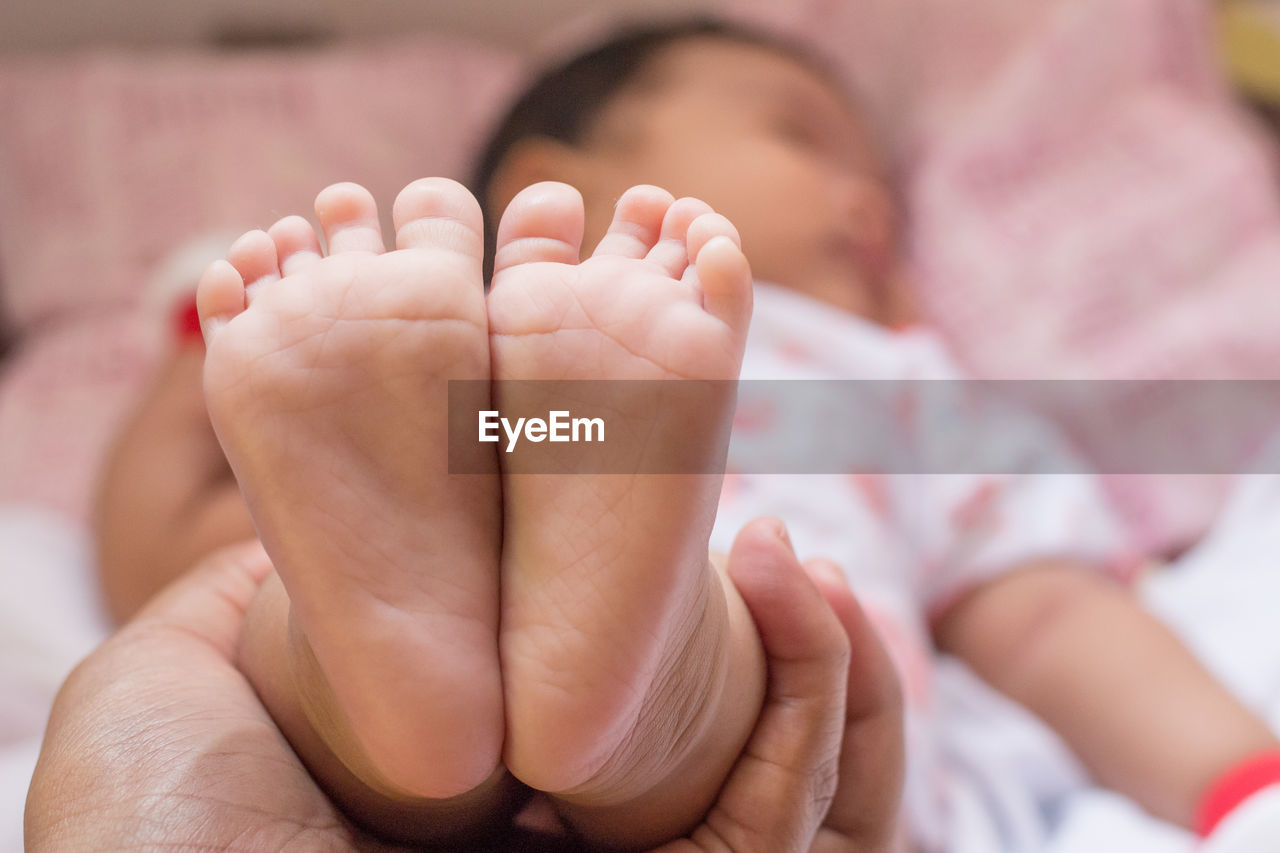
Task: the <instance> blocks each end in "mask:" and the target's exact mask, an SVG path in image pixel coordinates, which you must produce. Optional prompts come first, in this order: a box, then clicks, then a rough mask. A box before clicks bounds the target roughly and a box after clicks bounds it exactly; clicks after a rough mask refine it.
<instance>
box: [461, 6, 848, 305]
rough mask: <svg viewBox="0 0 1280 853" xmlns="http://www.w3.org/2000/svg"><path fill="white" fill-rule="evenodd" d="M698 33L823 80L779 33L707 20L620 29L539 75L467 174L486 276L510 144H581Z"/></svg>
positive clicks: (826, 71)
mask: <svg viewBox="0 0 1280 853" xmlns="http://www.w3.org/2000/svg"><path fill="white" fill-rule="evenodd" d="M695 38H715V39H724V40H727V41H733V42H737V43H740V44H749V45H755V46H758V47H762V48H765V49H768V50H773V51H776V52H778V53H781V54H784V55H786V56H788V57H791V58H793V59H797V60H799V61H801V62H804V63H806V64H808V65H810V66H811V67H813V68H814V69H815V70H816V71H818V72H819V73H820V74H822V75H823V76H826V77H830V78H832V79H834V76H835V75H834V74H832V72H831V70H830V69H829V68H828V67H826V66H825V65H823V64H822V63H821V62H820V61H818V60H817V59H815V58H814V57H813V56H812V55H810V54H809V52H808V51H806V50H804V49H803V48H801V47H799V46H797V45H795V44H792V43H790V42H788V41H787V40H785V39H784V38H782V37H779V36H776V35H773V34H770V33H765V32H762V31H759V30H755V29H752V28H750V27H746V26H743V25H740V24H731V23H727V22H725V21H720V20H716V19H711V18H693V19H687V20H679V21H675V22H667V23H661V24H655V25H650V26H643V27H633V28H629V29H626V30H623V31H621V32H620V33H618V34H616V35H615V36H613V37H612V38H610V39H608V40H606V41H605V42H603V43H602V44H600V45H598V46H597V47H594V48H592V49H590V50H588V51H587V52H585V53H581V54H579V55H577V56H575V57H573V58H572V59H569V60H568V61H567V62H564V63H562V64H560V65H557V66H554V67H552V68H550V69H548V70H546V71H544V72H543V73H542V74H540V75H538V76H537V77H536V78H535V79H534V80H533V82H532V83H531V84H530V85H529V86H528V88H526V89H525V90H524V93H523V94H522V95H520V96H519V98H517V99H516V101H515V103H514V104H512V106H511V107H510V108H509V109H508V110H507V113H506V115H505V116H504V117H503V118H502V120H501V121H500V122H499V123H498V124H497V126H496V128H495V130H494V131H493V134H492V135H491V136H490V137H489V141H488V144H487V145H485V147H484V149H483V153H482V154H481V156H480V159H479V160H478V161H477V163H476V167H475V170H474V172H473V173H472V177H471V191H472V192H473V193H474V194H475V197H476V198H477V199H479V201H480V204H481V205H482V206H484V207H486V216H485V248H486V251H485V279H486V281H487V280H488V277H489V274H490V273H491V271H492V266H491V265H492V256H493V245H494V237H495V234H496V230H497V222H496V221H495V220H496V218H497V216H496V214H497V212H496V211H489V210H487V206H488V199H489V193H490V190H491V188H492V184H493V180H494V177H495V175H496V174H497V171H498V169H499V168H500V167H501V165H502V163H503V161H504V160H505V159H506V158H507V155H508V154H509V153H510V152H511V150H512V148H514V147H515V146H516V145H518V144H519V143H520V142H521V141H523V140H525V139H531V138H537V137H542V138H547V139H554V140H557V141H559V142H564V143H566V144H569V145H578V144H580V143H582V142H583V140H584V139H585V138H586V136H587V135H588V134H589V133H590V132H591V130H592V128H593V127H594V125H595V123H596V120H597V119H598V118H599V116H600V114H601V113H602V112H603V111H604V110H605V108H606V107H608V105H609V104H610V103H611V102H612V101H613V100H614V99H615V98H616V97H617V96H618V95H620V94H621V93H623V92H624V91H626V89H627V87H628V86H629V85H631V84H632V83H634V82H635V81H636V78H637V77H638V75H639V74H640V72H641V71H643V70H644V69H645V68H646V67H647V66H648V64H649V62H650V61H651V60H652V59H653V58H654V57H655V56H656V55H657V54H658V53H659V52H660V51H661V50H662V49H663V48H666V47H668V46H671V45H674V44H677V43H679V42H683V41H687V40H689V39H695Z"/></svg>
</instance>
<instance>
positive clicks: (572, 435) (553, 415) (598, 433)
mask: <svg viewBox="0 0 1280 853" xmlns="http://www.w3.org/2000/svg"><path fill="white" fill-rule="evenodd" d="M479 420H480V429H479V438H480V441H481V442H484V443H489V444H497V443H498V442H500V441H501V440H502V437H503V434H505V435H506V439H507V447H506V450H507V453H510V452H512V451H513V450H515V448H516V444H517V443H519V441H520V439H521V438H522V437H523V438H525V439H527V440H529V441H532V442H534V443H535V444H536V443H538V442H542V441H550V442H572V443H575V444H576V443H579V442H603V441H604V418H575V417H573V416H572V415H571V414H570V413H569V412H568V410H564V409H556V410H554V411H550V412H548V413H547V417H546V418H545V419H543V418H516V420H515V423H512V422H511V419H510V418H504V417H502V415H501V414H500V413H499V412H497V411H496V410H487V411H481V412H480V418H479Z"/></svg>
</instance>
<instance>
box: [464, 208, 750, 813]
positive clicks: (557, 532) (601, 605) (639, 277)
mask: <svg viewBox="0 0 1280 853" xmlns="http://www.w3.org/2000/svg"><path fill="white" fill-rule="evenodd" d="M582 235H583V210H582V200H581V198H580V197H579V196H578V194H577V193H576V191H574V190H572V189H571V188H569V187H567V186H564V185H562V184H539V185H536V186H534V187H531V188H529V189H527V190H525V191H524V192H523V193H521V194H520V195H519V196H517V197H516V199H515V200H514V201H513V202H512V203H511V206H510V207H509V208H508V209H507V211H506V214H505V215H504V216H503V219H502V222H501V225H500V227H499V229H498V241H497V255H496V258H495V264H494V266H495V273H494V277H493V282H492V287H491V290H490V294H489V329H490V341H491V357H492V359H493V377H494V402H495V404H496V408H497V409H498V410H500V411H502V412H503V414H504V416H505V411H506V409H507V408H508V407H510V406H517V407H525V408H527V406H528V397H527V395H525V390H526V388H527V386H525V385H522V384H521V383H519V382H515V381H513V380H524V379H538V380H580V379H610V380H613V379H619V380H632V379H645V380H649V379H655V380H665V379H686V380H736V379H737V376H738V370H739V367H740V365H741V359H742V350H743V345H744V342H745V337H746V332H747V325H748V321H749V318H750V313H751V276H750V272H749V270H748V267H747V262H746V259H745V258H744V257H743V255H742V252H741V250H740V248H739V246H738V238H737V233H736V231H735V229H734V228H733V226H732V225H731V224H730V223H729V222H728V220H726V219H725V218H724V217H722V216H719V215H718V214H715V213H713V212H712V211H711V208H710V207H708V206H707V205H706V204H704V203H702V202H699V201H697V200H695V199H681V200H679V201H675V200H674V199H673V198H672V197H671V195H670V194H668V193H666V192H664V191H662V190H659V189H657V188H654V187H636V188H634V189H632V190H630V191H628V192H627V193H626V194H624V195H623V197H622V198H621V200H620V201H619V202H618V206H617V210H616V213H615V216H614V220H613V223H612V225H611V226H610V228H609V231H608V234H607V236H605V237H604V239H603V240H602V241H601V243H600V245H599V247H598V248H596V250H595V252H594V253H593V254H592V255H591V257H590V258H588V259H586V260H585V261H582V262H581V263H579V262H578V257H579V246H580V243H581V241H582ZM620 384H621V383H620ZM708 384H709V385H714V383H708ZM671 387H672V389H673V399H674V398H675V397H677V396H678V394H674V389H675V388H676V387H677V386H671ZM719 387H720V388H721V389H722V390H721V393H720V396H719V399H716V397H715V394H711V395H710V396H700V397H699V398H698V399H697V400H696V409H697V410H696V411H694V410H693V409H692V408H691V409H690V410H689V411H687V412H683V413H682V414H680V415H679V416H678V417H680V418H686V417H687V418H688V420H686V421H685V425H686V426H687V427H688V432H689V433H691V434H684V435H681V434H678V433H676V434H673V433H672V432H670V431H665V432H664V430H665V426H664V425H663V424H669V423H670V422H671V419H672V413H670V412H666V411H664V412H662V413H661V417H659V416H657V414H655V412H654V411H653V409H652V408H651V407H650V408H646V407H645V406H644V405H637V406H634V407H628V405H627V403H626V402H625V400H624V401H623V402H622V404H621V407H620V408H621V411H619V412H615V413H613V415H612V416H611V418H610V419H609V421H608V424H607V429H609V430H615V431H621V432H624V433H626V434H629V435H650V437H651V441H650V443H649V445H647V446H646V447H645V453H646V455H647V458H651V459H652V458H654V454H656V455H657V456H661V455H662V454H663V453H664V452H666V451H670V452H671V453H673V454H678V453H682V452H683V450H682V448H680V447H677V446H676V445H675V444H673V443H672V442H681V441H684V442H695V443H696V442H704V443H706V444H707V445H709V446H714V447H718V448H720V450H719V453H720V456H719V461H720V463H721V464H722V463H723V448H724V446H725V445H726V443H727V439H728V431H729V423H730V421H731V419H732V413H733V384H732V382H731V381H730V382H724V383H719ZM516 398H520V399H518V400H517V399H516ZM544 415H545V412H544ZM660 421H661V422H662V423H660ZM653 435H657V438H656V439H655V438H653V437H652V436H653ZM606 438H607V436H606ZM655 444H656V446H654V445H655ZM715 455H716V454H715V453H712V454H711V456H712V457H713V458H714V456H715ZM500 457H501V459H502V460H503V462H504V465H505V463H506V461H507V459H508V457H507V456H506V455H505V454H500ZM517 471H518V469H516V470H513V469H512V468H511V467H506V468H505V470H504V477H503V487H504V503H505V515H504V546H503V556H502V601H503V604H502V629H501V639H500V646H501V653H502V667H503V679H504V684H505V689H506V694H505V696H506V701H507V745H506V749H505V753H504V756H505V759H506V762H507V766H508V768H509V769H510V770H511V771H512V773H513V774H514V775H515V776H516V777H517V778H519V779H521V780H522V781H523V782H525V783H526V784H528V785H530V786H532V787H534V788H538V789H540V790H544V791H549V792H553V793H556V794H557V795H559V796H560V797H561V798H563V799H576V800H580V801H582V802H592V803H598V804H602V805H603V804H608V803H620V802H624V801H625V800H626V799H627V797H630V796H635V795H636V794H637V793H638V792H640V791H643V790H644V786H645V785H646V784H652V782H653V780H655V779H660V778H663V774H666V773H669V772H670V771H671V770H672V769H673V768H674V767H676V766H677V765H679V764H680V762H682V761H684V760H685V759H686V758H687V754H686V753H687V750H688V749H689V745H690V743H692V742H693V741H696V740H697V738H698V737H699V736H700V732H699V726H700V725H701V724H702V723H703V719H702V717H701V716H700V715H701V713H702V709H703V707H704V705H706V704H707V703H708V700H710V699H711V698H712V697H713V696H714V695H716V694H717V691H719V690H720V683H719V679H722V678H723V677H724V672H725V667H724V666H723V665H722V664H723V663H724V655H725V654H726V649H725V645H726V637H725V634H726V630H725V628H726V617H725V613H726V604H725V592H724V590H723V589H722V588H721V586H720V581H719V579H718V577H717V576H716V574H715V573H714V571H713V570H712V569H711V568H710V565H709V563H708V557H707V540H708V536H709V535H710V532H711V525H712V522H713V520H714V518H715V511H716V502H717V499H718V496H719V493H720V480H721V477H720V476H719V475H716V474H714V473H712V469H708V472H706V473H699V472H697V471H685V472H681V473H679V474H677V475H673V476H654V475H646V474H638V475H636V474H632V475H617V474H599V473H591V472H586V473H575V474H574V475H573V476H557V475H555V474H523V473H518V472H517ZM735 755H736V752H735ZM713 790H714V788H713Z"/></svg>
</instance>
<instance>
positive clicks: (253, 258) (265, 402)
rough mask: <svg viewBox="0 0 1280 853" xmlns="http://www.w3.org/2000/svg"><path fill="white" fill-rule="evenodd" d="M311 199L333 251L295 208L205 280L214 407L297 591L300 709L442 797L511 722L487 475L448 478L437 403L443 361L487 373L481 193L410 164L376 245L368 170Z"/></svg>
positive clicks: (408, 784) (261, 527)
mask: <svg viewBox="0 0 1280 853" xmlns="http://www.w3.org/2000/svg"><path fill="white" fill-rule="evenodd" d="M316 214H317V216H318V217H319V220H320V223H321V227H322V229H323V232H324V237H325V240H326V243H327V246H328V250H327V252H323V251H322V250H321V247H320V244H319V240H318V238H317V236H316V233H315V232H314V231H313V230H312V228H311V226H310V225H309V224H308V223H307V221H306V220H304V219H302V218H301V217H297V216H294V217H288V218H286V219H282V220H281V221H279V222H278V223H276V224H275V225H274V226H273V227H272V228H271V230H270V232H268V233H263V232H261V231H253V232H250V233H248V234H246V235H244V236H243V237H242V238H241V239H240V240H239V241H237V243H236V244H235V245H234V246H233V247H232V249H231V252H230V254H229V258H230V262H229V263H228V262H225V261H223V262H219V263H217V264H215V265H214V266H212V267H210V269H209V271H208V272H207V273H206V274H205V276H204V278H203V279H202V280H201V282H200V286H199V290H198V293H197V302H198V306H199V313H200V320H201V325H202V328H203V330H204V333H205V337H206V341H207V343H208V356H207V361H206V365H205V373H204V383H205V394H206V397H207V403H208V408H209V414H210V417H211V419H212V421H213V425H214V428H215V429H216V431H217V434H218V438H219V440H220V441H221V443H222V446H223V448H224V450H225V451H226V454H227V458H228V459H229V461H230V463H231V466H232V468H233V469H234V471H235V473H236V477H237V479H238V480H239V482H240V486H241V488H242V490H243V492H244V495H245V499H246V501H247V503H248V506H249V509H250V512H251V514H252V516H253V520H254V523H255V525H256V527H257V530H258V533H259V535H260V536H261V538H262V543H263V545H264V546H265V547H266V550H267V552H268V553H269V554H270V556H271V559H272V561H273V562H274V564H275V567H276V570H277V571H278V573H279V575H280V577H281V579H282V581H283V582H284V585H285V588H286V589H287V591H288V594H289V599H290V603H291V625H290V629H291V637H290V640H291V642H292V643H293V649H292V651H293V653H294V655H293V656H294V661H293V665H294V666H295V668H296V669H298V671H299V672H300V685H299V692H300V694H301V701H302V704H303V706H304V709H305V710H306V711H307V712H308V716H309V717H310V718H311V720H312V724H313V725H314V726H315V727H316V728H317V729H318V730H320V731H321V734H322V737H325V739H326V742H327V743H328V744H329V747H330V749H332V750H333V751H334V752H335V753H337V754H338V756H339V758H340V759H342V760H343V761H344V763H346V764H347V765H348V766H349V767H352V768H353V769H357V773H358V775H367V776H371V777H372V778H371V779H370V778H366V779H365V781H366V783H371V784H375V787H378V788H379V789H383V790H390V791H392V792H395V793H397V794H400V795H408V796H414V797H427V798H444V797H450V796H454V795H457V794H460V793H462V792H465V791H468V790H470V789H472V788H473V787H474V786H475V785H476V784H478V783H480V782H481V781H482V780H484V779H486V778H487V777H489V775H490V774H491V773H492V772H493V771H494V769H495V768H496V767H497V765H498V763H499V760H500V756H501V749H502V738H503V712H502V692H501V691H502V684H501V676H500V673H499V666H498V650H497V642H496V638H497V626H498V548H499V540H498V537H499V533H500V529H499V524H500V520H499V519H500V516H499V512H500V494H499V482H498V478H497V477H496V476H481V477H462V476H450V474H449V473H448V458H447V418H446V417H445V412H446V408H447V401H448V395H447V386H448V380H449V379H472V380H477V379H478V380H487V379H488V377H489V343H488V327H487V321H486V316H485V305H484V295H483V286H482V278H481V255H482V242H483V241H482V237H481V234H482V231H481V219H480V210H479V207H478V206H477V205H476V203H475V200H474V199H473V198H472V197H471V195H470V194H469V193H468V192H467V191H466V190H465V189H464V188H463V187H462V186H460V185H458V184H456V183H454V182H452V181H446V180H443V179H426V180H421V181H417V182H415V183H413V184H410V185H409V186H408V187H406V188H405V189H404V190H403V191H402V192H401V193H400V196H399V197H398V198H397V199H396V202H395V207H394V210H393V219H394V222H395V227H396V249H395V250H394V251H390V252H387V251H384V247H383V243H382V236H381V232H380V229H379V225H378V215H377V209H376V206H375V204H374V201H373V198H372V197H371V196H370V195H369V193H368V192H367V191H366V190H364V189H363V188H362V187H359V186H356V185H354V184H337V185H334V186H331V187H329V188H328V189H326V190H324V191H323V192H321V193H320V194H319V196H318V197H317V198H316ZM493 473H494V474H495V475H496V473H497V468H496V464H495V466H494V468H493ZM313 679H314V680H315V681H316V682H318V684H309V683H308V682H309V681H310V680H313ZM333 709H336V711H337V713H336V714H335V713H334V710H333ZM320 718H323V719H320ZM362 771H363V772H362Z"/></svg>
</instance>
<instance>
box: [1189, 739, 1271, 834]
mask: <svg viewBox="0 0 1280 853" xmlns="http://www.w3.org/2000/svg"><path fill="white" fill-rule="evenodd" d="M1271 785H1280V750H1276V751H1274V752H1263V753H1260V754H1258V755H1254V756H1251V757H1250V758H1246V759H1245V760H1244V761H1241V762H1240V763H1238V764H1236V765H1235V766H1233V767H1231V768H1230V769H1228V770H1227V771H1226V772H1225V773H1223V774H1222V775H1221V776H1219V777H1218V778H1217V779H1215V780H1214V781H1213V783H1212V784H1210V785H1209V787H1208V789H1207V790H1206V791H1205V793H1204V794H1203V795H1202V796H1201V797H1200V805H1199V806H1198V807H1197V808H1196V826H1195V829H1196V832H1197V833H1198V834H1199V836H1200V837H1201V838H1208V837H1209V834H1210V833H1212V832H1213V830H1214V829H1216V828H1217V826H1218V824H1219V823H1221V822H1222V820H1223V818H1225V817H1226V816H1227V815H1229V814H1231V812H1233V811H1235V808H1236V806H1238V805H1240V804H1241V803H1243V802H1244V801H1245V800H1247V799H1249V798H1250V797H1252V796H1253V795H1254V794H1256V793H1258V792H1259V791H1261V790H1262V789H1263V788H1267V787H1269V786H1271Z"/></svg>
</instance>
